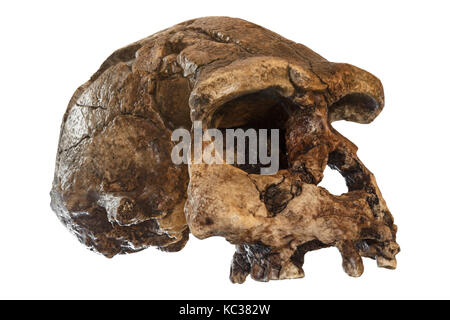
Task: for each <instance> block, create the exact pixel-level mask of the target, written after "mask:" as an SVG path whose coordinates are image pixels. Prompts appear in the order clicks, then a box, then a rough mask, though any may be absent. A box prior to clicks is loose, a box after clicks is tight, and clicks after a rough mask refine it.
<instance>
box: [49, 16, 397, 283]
mask: <svg viewBox="0 0 450 320" xmlns="http://www.w3.org/2000/svg"><path fill="white" fill-rule="evenodd" d="M383 106H384V96H383V88H382V85H381V83H380V81H379V80H378V79H377V78H376V77H374V76H373V75H371V74H370V73H368V72H366V71H364V70H361V69H359V68H356V67H354V66H351V65H348V64H339V63H331V62H328V61H327V60H325V59H324V58H322V57H321V56H319V55H318V54H316V53H314V52H313V51H311V50H310V49H308V48H306V47H305V46H303V45H301V44H297V43H294V42H292V41H289V40H287V39H284V38H282V37H281V36H279V35H277V34H275V33H273V32H271V31H269V30H267V29H264V28H262V27H260V26H257V25H254V24H252V23H249V22H246V21H244V20H240V19H232V18H226V17H208V18H201V19H195V20H191V21H187V22H184V23H181V24H178V25H176V26H174V27H172V28H169V29H166V30H164V31H161V32H159V33H156V34H155V35H152V36H150V37H148V38H145V39H143V40H140V41H138V42H136V43H134V44H131V45H130V46H127V47H125V48H122V49H119V50H118V51H116V52H115V53H113V54H112V55H111V56H110V57H109V58H108V59H107V60H106V61H105V62H104V63H103V65H102V66H101V67H100V69H99V71H97V73H95V74H94V75H93V76H92V78H91V79H90V80H89V81H88V82H87V83H85V84H84V85H82V86H81V87H80V88H79V89H78V90H77V91H76V92H75V94H74V96H73V97H72V99H71V101H70V102H69V106H68V109H67V111H66V114H65V116H64V119H63V124H62V128H61V136H60V143H59V149H58V155H57V161H56V170H55V178H54V183H53V188H52V192H51V195H52V208H53V209H54V211H55V212H56V213H57V215H58V217H59V218H60V219H61V221H62V222H63V223H64V224H65V225H66V226H67V227H68V228H69V229H70V230H71V231H72V232H74V233H75V234H76V235H77V237H78V238H79V240H80V241H81V242H83V243H84V244H86V245H87V246H88V247H89V248H91V249H93V250H95V251H98V252H100V253H102V254H104V255H106V256H108V257H112V256H113V255H115V254H118V253H129V252H135V251H139V250H142V249H144V248H146V247H148V246H157V247H159V248H161V249H163V250H167V251H178V250H181V249H182V248H183V246H184V244H185V243H186V241H187V239H188V234H189V231H190V232H191V233H192V234H193V235H194V236H196V237H198V238H200V239H204V238H208V237H211V236H222V237H225V238H226V239H227V240H228V241H229V242H231V243H233V244H235V245H236V253H235V255H234V257H233V262H232V266H231V276H230V277H231V280H232V281H233V282H238V283H242V282H244V281H245V279H246V277H247V275H248V274H251V276H252V278H254V279H255V280H260V281H268V280H273V279H287V278H299V277H303V275H304V273H303V269H302V265H303V261H304V255H305V254H306V253H307V252H308V251H311V250H316V249H320V248H325V247H330V246H335V247H337V248H338V250H339V251H340V253H341V255H342V258H343V267H344V270H345V271H346V272H347V273H348V274H349V275H351V276H359V275H361V274H362V272H363V263H362V258H361V257H370V258H373V259H376V260H377V263H378V265H379V266H380V267H386V268H395V267H396V260H395V255H396V254H397V253H398V252H399V247H398V245H397V243H396V226H395V225H394V223H393V218H392V216H391V214H390V212H389V209H388V208H387V206H386V203H385V201H384V199H383V197H382V195H381V192H380V190H379V189H378V186H377V184H376V181H375V178H374V176H373V174H372V173H371V172H370V171H369V170H368V169H367V168H366V167H365V166H364V164H363V163H362V162H361V161H360V160H359V159H358V157H357V155H356V151H357V147H356V146H355V145H354V144H353V143H352V142H350V141H349V140H348V139H346V138H345V137H343V136H342V135H340V134H339V133H338V132H337V131H336V130H335V129H334V128H333V127H332V125H331V123H332V122H333V121H337V120H348V121H355V122H359V123H370V122H371V121H372V120H373V119H374V118H375V117H376V116H377V115H378V114H379V113H380V112H381V110H382V108H383ZM193 121H202V125H203V126H204V128H205V129H207V128H217V129H227V128H257V129H262V128H276V129H279V130H280V132H281V134H280V136H281V140H282V143H281V144H280V153H279V154H280V159H279V163H280V165H281V168H280V170H279V171H278V172H277V173H276V174H273V175H261V174H258V172H259V171H257V170H255V167H256V168H259V167H258V165H256V166H252V167H248V166H240V165H232V164H204V163H203V164H202V163H199V164H189V166H186V165H175V164H173V163H172V162H171V159H170V152H171V149H172V147H173V142H172V141H171V140H170V135H171V132H172V131H173V130H175V129H177V128H180V127H183V128H186V129H191V128H192V123H193ZM327 165H328V166H330V167H331V168H332V169H336V170H338V171H339V172H340V173H341V174H342V176H343V177H344V178H345V179H346V183H347V186H348V192H347V193H345V194H343V195H340V196H336V195H333V194H330V193H329V192H328V191H327V190H326V189H324V188H322V187H319V186H317V185H318V183H319V182H320V181H321V179H322V178H323V171H324V169H325V167H326V166H327Z"/></svg>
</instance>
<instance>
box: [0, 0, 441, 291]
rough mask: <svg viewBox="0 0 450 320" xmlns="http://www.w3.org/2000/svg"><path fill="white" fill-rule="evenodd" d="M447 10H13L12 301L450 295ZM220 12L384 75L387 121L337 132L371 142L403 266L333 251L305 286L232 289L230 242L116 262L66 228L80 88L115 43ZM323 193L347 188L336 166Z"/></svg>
mask: <svg viewBox="0 0 450 320" xmlns="http://www.w3.org/2000/svg"><path fill="white" fill-rule="evenodd" d="M449 14H450V7H449V5H448V2H446V1H423V2H414V1H404V2H402V1H396V2H394V1H380V0H378V1H373V2H371V3H370V2H368V1H364V2H363V1H339V2H338V1H307V2H306V1H305V2H303V1H281V0H277V1H267V2H264V1H243V0H239V1H231V0H226V1H219V2H214V1H211V0H210V1H193V0H185V1H174V0H164V1H163V0H159V1H131V0H126V1H111V0H109V1H92V0H91V1H81V0H77V1H52V2H50V1H14V2H12V1H8V2H7V1H2V2H1V4H0V32H1V37H0V47H1V49H0V58H1V59H0V63H1V69H0V72H1V74H0V82H1V85H0V88H1V89H0V90H1V91H0V92H1V93H0V95H1V100H0V104H1V105H0V108H1V113H0V121H1V123H0V130H1V138H0V139H1V140H0V141H1V147H0V150H1V157H0V161H1V165H0V169H1V176H0V177H1V181H0V188H1V190H0V195H1V202H0V203H1V205H0V249H1V252H0V298H126V299H127V298H144V299H170V298H178V299H187V298H191V299H197V298H199V299H200V298H203V299H216V298H221V299H231V298H233V299H241V298H242V299H315V298H323V299H328V298H344V299H346V298H360V299H366V298H376V299H390V298H450V293H449V289H448V288H449V287H450V250H449V238H450V209H449V203H450V195H449V193H450V188H449V183H448V182H449V178H450V176H449V169H448V168H449V151H448V148H449V142H448V137H449V126H448V118H449V116H450V105H449V92H450V89H449V86H450V83H449V74H450V68H449V65H450V63H449V56H450V41H449V38H450V36H449V31H450V22H449V21H450V20H449ZM210 15H225V16H232V17H240V18H243V19H246V20H249V21H252V22H254V23H257V24H260V25H262V26H264V27H266V28H268V29H271V30H273V31H275V32H277V33H279V34H281V35H283V36H285V37H286V38H288V39H291V40H294V41H297V42H300V43H303V44H305V45H306V46H308V47H310V48H311V49H313V50H314V51H316V52H318V53H319V54H321V55H322V56H324V57H325V58H327V59H328V60H330V61H335V62H348V63H351V64H354V65H356V66H359V67H361V68H363V69H366V70H368V71H369V72H371V73H373V74H375V75H376V76H378V77H379V78H380V79H381V81H382V82H383V84H384V88H385V94H386V106H385V109H384V111H383V112H382V113H381V115H380V116H379V117H378V118H377V119H376V120H375V121H374V122H373V123H372V124H370V125H358V124H354V123H347V122H339V123H336V124H335V127H336V128H337V129H338V130H339V131H340V132H341V133H343V134H344V135H345V136H347V137H348V138H350V139H351V140H352V141H353V142H355V143H356V144H357V145H358V146H359V156H360V158H361V159H362V161H363V162H364V163H365V164H366V165H367V167H368V168H369V169H370V170H371V171H372V172H374V173H375V176H376V177H377V180H378V184H379V186H380V188H381V191H382V192H383V195H384V198H385V200H386V201H387V203H388V205H389V207H390V209H391V211H392V213H393V215H394V217H395V222H396V224H397V225H398V226H399V231H398V242H399V244H400V245H401V248H402V251H401V253H400V254H399V255H398V269H397V270H395V271H389V270H385V269H379V268H377V267H376V263H375V262H374V261H372V260H365V273H364V274H363V276H362V277H361V278H358V279H354V278H350V277H348V276H347V275H346V274H345V273H344V272H343V270H342V268H341V258H340V255H339V253H338V251H337V250H336V249H334V248H330V249H324V250H320V251H317V252H312V253H309V254H307V256H306V262H305V266H304V269H305V272H306V277H305V278H304V279H298V280H284V281H272V282H269V283H258V282H255V281H253V280H251V279H250V278H249V279H248V280H247V282H246V283H245V284H243V285H233V284H231V283H230V282H229V280H228V273H229V264H230V261H231V257H232V254H233V252H234V249H233V246H232V245H230V244H228V243H227V242H226V241H225V240H223V239H222V238H211V239H207V240H202V241H200V240H197V239H194V238H193V237H191V240H190V241H189V242H188V244H187V246H186V248H185V249H184V250H182V251H181V252H178V253H171V254H168V253H163V252H160V251H158V250H156V249H154V248H150V249H147V250H145V251H143V252H140V253H136V254H132V255H127V256H117V257H115V258H113V259H111V260H108V259H106V258H104V257H103V256H100V255H97V254H94V253H91V252H90V251H88V250H86V249H85V248H84V247H83V246H82V245H81V244H80V243H78V241H77V240H76V239H75V237H74V236H72V235H71V234H70V233H69V232H68V231H67V230H66V229H65V228H64V227H63V226H62V224H61V223H60V222H59V221H58V219H57V218H56V216H55V215H54V214H53V212H52V211H51V209H50V206H49V203H50V197H49V191H50V187H51V182H52V178H53V169H54V160H55V154H56V148H57V142H58V135H59V126H60V121H61V119H62V116H63V113H64V111H65V108H66V105H67V103H68V101H69V99H70V97H71V95H72V93H73V91H74V90H75V89H76V88H77V87H78V86H79V85H80V84H82V83H83V82H85V81H86V80H87V79H88V78H89V77H90V75H91V74H92V73H94V72H95V71H96V69H97V68H98V67H99V66H100V64H101V63H102V62H103V60H104V59H106V57H107V56H108V55H109V54H110V53H112V52H113V51H114V50H115V49H117V48H119V47H122V46H124V45H126V44H128V43H131V42H133V41H135V40H138V39H140V38H143V37H145V36H148V35H150V34H152V33H154V32H157V31H159V30H161V29H164V28H167V27H170V26H172V25H174V24H176V23H178V22H182V21H184V20H188V19H192V18H196V17H201V16H210ZM323 185H326V186H328V187H329V188H330V189H331V191H334V192H336V193H340V192H344V191H345V188H343V180H342V179H338V177H337V175H335V174H334V172H329V171H327V176H326V180H325V181H324V183H323Z"/></svg>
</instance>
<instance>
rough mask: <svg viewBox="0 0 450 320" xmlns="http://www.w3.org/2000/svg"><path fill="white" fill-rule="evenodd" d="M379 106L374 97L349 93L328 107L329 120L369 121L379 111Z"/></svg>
mask: <svg viewBox="0 0 450 320" xmlns="http://www.w3.org/2000/svg"><path fill="white" fill-rule="evenodd" d="M380 111H381V110H380V106H379V104H378V102H377V100H376V99H375V98H373V97H372V96H370V95H368V94H364V93H359V92H355V93H351V94H347V95H346V96H344V97H343V98H341V99H339V100H338V101H336V102H335V103H333V104H332V105H331V106H329V107H328V118H329V120H330V122H333V121H339V120H347V121H353V122H358V123H370V122H372V121H373V119H375V118H376V116H377V115H378V114H379V113H380Z"/></svg>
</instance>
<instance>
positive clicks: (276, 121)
mask: <svg viewBox="0 0 450 320" xmlns="http://www.w3.org/2000/svg"><path fill="white" fill-rule="evenodd" d="M296 108H298V107H297V106H296V105H295V104H294V103H293V102H292V101H290V100H289V99H288V98H285V97H283V96H281V95H280V94H279V93H278V92H277V91H276V89H273V88H269V89H265V90H261V91H258V92H255V93H252V94H247V95H243V96H240V97H238V98H235V99H233V100H231V101H229V102H227V103H225V104H223V105H221V106H220V107H218V108H217V110H216V111H215V113H214V114H213V116H212V118H211V127H213V128H218V129H220V130H222V131H223V133H224V131H225V130H226V129H243V130H244V131H245V130H247V129H255V130H258V129H268V130H270V129H278V130H279V139H280V140H279V152H278V154H279V169H287V168H288V160H287V149H286V142H285V125H286V121H287V120H288V118H289V115H290V114H292V113H293V111H294V109H296ZM225 136H226V135H225V134H224V137H225ZM258 143H259V142H258ZM269 144H270V140H268V145H267V149H268V150H270V148H269ZM248 148H249V146H248V140H247V141H246V154H247V155H248V150H249V149H248ZM236 167H238V168H240V169H242V170H244V171H246V172H247V173H259V172H260V168H261V167H262V165H261V164H259V163H258V164H255V165H248V164H245V165H236Z"/></svg>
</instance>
